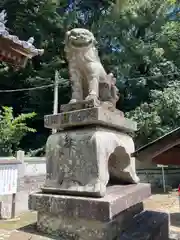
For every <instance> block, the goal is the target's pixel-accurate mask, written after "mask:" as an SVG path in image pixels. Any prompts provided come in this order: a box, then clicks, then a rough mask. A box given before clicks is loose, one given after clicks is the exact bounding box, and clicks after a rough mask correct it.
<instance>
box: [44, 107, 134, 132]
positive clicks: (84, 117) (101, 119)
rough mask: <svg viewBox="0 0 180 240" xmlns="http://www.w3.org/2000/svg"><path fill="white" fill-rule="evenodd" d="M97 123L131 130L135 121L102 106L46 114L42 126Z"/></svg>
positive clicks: (62, 127)
mask: <svg viewBox="0 0 180 240" xmlns="http://www.w3.org/2000/svg"><path fill="white" fill-rule="evenodd" d="M87 125H97V126H106V127H110V128H115V129H119V130H121V131H126V132H133V131H136V130H137V124H136V122H133V121H132V120H130V119H127V118H124V117H122V114H120V113H119V112H118V111H114V112H112V111H109V110H107V109H105V108H103V107H94V108H87V109H80V110H75V111H70V112H63V113H59V114H53V115H46V116H45V117H44V126H45V127H46V128H50V129H67V128H72V127H75V128H77V127H78V126H87Z"/></svg>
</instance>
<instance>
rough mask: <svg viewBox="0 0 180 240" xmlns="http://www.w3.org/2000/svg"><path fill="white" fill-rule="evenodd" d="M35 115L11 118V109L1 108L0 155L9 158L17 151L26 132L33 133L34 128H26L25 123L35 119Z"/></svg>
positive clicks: (28, 114) (29, 114)
mask: <svg viewBox="0 0 180 240" xmlns="http://www.w3.org/2000/svg"><path fill="white" fill-rule="evenodd" d="M35 115H36V114H35V113H34V112H33V113H27V114H21V115H19V116H17V117H14V116H13V109H12V108H11V107H3V108H2V111H0V155H1V156H2V155H3V156H9V155H11V154H12V153H13V152H14V151H17V149H18V146H19V144H20V141H21V140H22V138H23V137H24V136H25V135H26V134H27V133H28V132H35V131H36V130H35V129H34V128H30V127H28V126H27V123H26V121H27V120H28V119H32V118H33V117H35Z"/></svg>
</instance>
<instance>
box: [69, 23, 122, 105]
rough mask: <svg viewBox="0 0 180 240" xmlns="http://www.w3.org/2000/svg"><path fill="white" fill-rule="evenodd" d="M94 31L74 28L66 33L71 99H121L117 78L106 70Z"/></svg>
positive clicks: (114, 103)
mask: <svg viewBox="0 0 180 240" xmlns="http://www.w3.org/2000/svg"><path fill="white" fill-rule="evenodd" d="M95 44H96V40H95V38H94V35H93V34H92V33H91V32H90V31H89V30H87V29H81V28H75V29H72V30H71V31H68V32H67V33H66V38H65V52H66V57H67V60H68V63H69V73H70V80H71V85H72V98H71V101H70V103H75V102H77V101H82V100H94V103H95V104H96V105H99V104H100V102H110V103H112V104H113V105H114V106H115V105H116V102H117V101H118V100H119V91H118V89H117V87H116V85H115V84H116V78H115V77H114V76H113V74H112V73H110V74H107V73H106V71H105V70H104V68H103V66H102V64H101V61H100V59H99V56H98V52H97V49H96V47H95Z"/></svg>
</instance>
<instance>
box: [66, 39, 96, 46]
mask: <svg viewBox="0 0 180 240" xmlns="http://www.w3.org/2000/svg"><path fill="white" fill-rule="evenodd" d="M70 40H71V45H72V46H74V47H87V46H89V45H90V44H91V43H92V42H93V40H92V39H90V40H89V41H88V40H85V39H81V38H75V37H71V38H70Z"/></svg>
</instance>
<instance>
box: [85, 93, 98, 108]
mask: <svg viewBox="0 0 180 240" xmlns="http://www.w3.org/2000/svg"><path fill="white" fill-rule="evenodd" d="M85 100H86V101H93V104H94V106H100V101H99V99H98V97H97V96H96V95H89V96H87V97H86V99H85Z"/></svg>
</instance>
